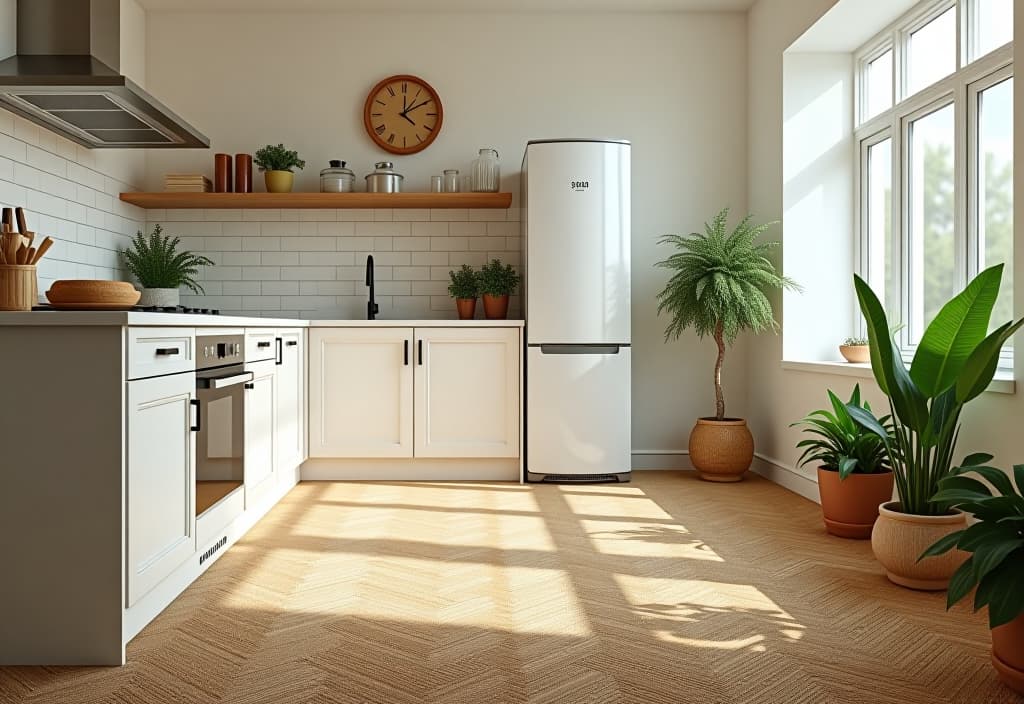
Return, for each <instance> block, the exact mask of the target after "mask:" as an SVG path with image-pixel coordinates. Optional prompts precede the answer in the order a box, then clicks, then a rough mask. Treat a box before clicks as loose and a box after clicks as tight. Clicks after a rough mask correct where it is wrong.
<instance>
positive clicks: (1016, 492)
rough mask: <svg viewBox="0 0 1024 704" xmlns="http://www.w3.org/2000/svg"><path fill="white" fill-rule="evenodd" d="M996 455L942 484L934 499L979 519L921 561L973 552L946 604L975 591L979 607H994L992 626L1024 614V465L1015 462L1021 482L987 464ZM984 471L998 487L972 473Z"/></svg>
mask: <svg viewBox="0 0 1024 704" xmlns="http://www.w3.org/2000/svg"><path fill="white" fill-rule="evenodd" d="M991 459H992V456H991V455H985V454H977V455H973V456H972V457H970V458H968V460H969V461H970V464H968V463H966V462H965V465H964V466H962V467H958V468H957V469H956V470H954V472H953V476H950V477H947V478H945V479H943V480H942V481H940V482H939V488H940V489H941V491H939V493H938V494H936V495H935V496H934V497H932V498H933V500H934V501H937V502H940V503H946V504H949V505H950V506H955V507H957V508H959V509H960V510H962V511H967V512H969V513H972V514H974V516H975V518H977V519H978V522H977V523H975V524H974V525H972V526H971V527H969V528H967V529H965V530H961V531H957V532H956V533H951V534H950V535H947V536H946V537H944V538H942V539H941V540H939V541H938V542H937V543H935V544H934V545H932V546H931V547H930V548H928V549H927V550H926V551H925V552H924V554H923V555H921V559H924V558H926V557H929V556H931V555H941V554H943V553H945V552H947V551H949V550H952V549H953V548H954V547H957V548H960V549H961V550H963V551H965V552H969V553H971V557H969V558H968V559H967V561H966V562H964V563H963V564H962V565H961V566H960V569H958V570H957V571H956V572H955V573H954V574H953V577H952V579H951V580H950V582H949V591H948V593H947V597H946V608H947V609H948V608H950V607H951V606H953V604H955V603H957V602H958V601H960V600H961V599H963V598H964V597H965V596H967V595H968V594H969V593H970V592H971V590H972V589H975V592H974V610H975V611H977V610H978V609H981V608H982V607H984V606H987V607H988V622H989V625H990V626H991V627H992V628H995V627H996V626H1002V625H1004V624H1006V623H1009V622H1010V621H1012V620H1014V619H1015V618H1017V617H1018V616H1021V615H1024V495H1022V493H1021V492H1022V491H1024V464H1018V465H1014V467H1013V474H1014V479H1015V480H1016V486H1014V481H1011V480H1010V477H1009V476H1008V475H1006V474H1004V473H1003V472H1002V471H1001V470H999V469H996V468H995V467H987V466H984V463H985V462H988V461H989V460H991ZM971 472H973V473H976V474H979V475H981V477H983V478H984V479H985V480H986V481H987V482H988V483H989V484H991V485H992V487H994V488H995V491H993V490H992V489H990V488H989V486H987V485H986V484H983V483H982V482H980V481H978V480H977V479H974V478H972V477H967V476H964V474H966V473H971Z"/></svg>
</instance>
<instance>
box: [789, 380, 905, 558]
mask: <svg viewBox="0 0 1024 704" xmlns="http://www.w3.org/2000/svg"><path fill="white" fill-rule="evenodd" d="M828 398H829V401H830V402H831V405H832V411H831V412H829V411H827V410H817V411H812V412H811V413H810V414H809V415H808V416H807V417H806V418H804V419H803V420H801V421H799V422H798V423H793V424H792V426H790V427H793V426H801V425H802V426H804V431H803V432H805V433H808V434H810V435H811V436H812V437H810V438H807V439H805V440H801V441H800V442H799V443H797V447H798V448H803V453H802V454H801V455H800V460H799V466H801V467H802V466H804V465H805V464H808V463H809V462H816V463H817V464H818V492H819V493H820V496H821V510H822V514H823V515H824V519H825V530H827V531H828V532H829V533H831V534H832V535H837V536H839V537H841V538H860V539H863V538H870V537H871V529H872V528H873V527H874V525H875V519H876V518H878V506H879V504H882V503H885V502H886V501H889V500H890V499H892V487H893V478H892V470H891V468H890V467H889V456H888V455H887V454H886V451H885V445H884V444H883V443H882V440H881V438H879V437H878V436H877V435H875V434H874V433H873V432H871V431H869V430H867V429H865V428H864V426H862V425H861V424H860V423H857V422H856V421H855V420H854V419H853V416H851V415H850V412H849V411H848V410H847V405H853V406H859V407H861V408H863V409H864V411H865V412H866V413H871V412H872V411H871V406H870V404H868V402H867V401H864V402H861V397H860V384H858V385H856V386H854V387H853V394H852V395H851V396H850V400H849V401H848V402H847V403H845V404H844V403H843V402H842V401H841V400H839V397H838V396H836V395H835V394H834V393H832V392H831V391H829V392H828ZM879 423H880V424H881V425H882V426H883V427H885V428H887V429H888V428H890V427H891V421H890V419H889V417H888V416H886V417H884V418H882V419H880V420H879Z"/></svg>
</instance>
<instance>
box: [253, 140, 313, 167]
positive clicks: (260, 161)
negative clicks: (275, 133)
mask: <svg viewBox="0 0 1024 704" xmlns="http://www.w3.org/2000/svg"><path fill="white" fill-rule="evenodd" d="M253 162H255V164H256V166H258V167H259V169H260V171H291V170H292V169H304V168H306V162H305V161H303V160H302V159H300V158H299V153H298V152H293V151H291V150H290V149H285V146H284V145H283V144H278V145H277V146H276V147H275V146H274V145H273V144H268V145H267V146H265V147H263V148H262V149H259V150H257V151H256V154H255V155H254V156H253Z"/></svg>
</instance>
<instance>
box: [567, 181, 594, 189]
mask: <svg viewBox="0 0 1024 704" xmlns="http://www.w3.org/2000/svg"><path fill="white" fill-rule="evenodd" d="M569 187H570V188H571V189H572V190H574V191H585V190H587V189H588V188H590V181H570V182H569Z"/></svg>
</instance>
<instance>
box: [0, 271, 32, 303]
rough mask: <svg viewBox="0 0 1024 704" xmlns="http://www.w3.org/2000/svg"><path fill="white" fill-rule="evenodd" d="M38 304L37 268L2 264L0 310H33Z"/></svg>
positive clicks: (0, 272)
mask: <svg viewBox="0 0 1024 704" xmlns="http://www.w3.org/2000/svg"><path fill="white" fill-rule="evenodd" d="M38 303H39V285H38V283H37V281H36V267H35V266H34V265H28V264H0V310H32V306H34V305H37V304H38Z"/></svg>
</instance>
